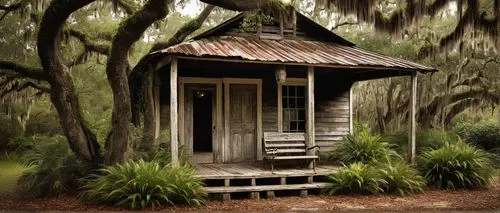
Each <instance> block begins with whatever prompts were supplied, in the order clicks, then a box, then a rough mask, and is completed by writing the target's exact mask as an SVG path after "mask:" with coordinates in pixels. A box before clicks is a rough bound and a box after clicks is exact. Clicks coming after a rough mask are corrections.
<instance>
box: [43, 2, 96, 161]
mask: <svg viewBox="0 0 500 213" xmlns="http://www.w3.org/2000/svg"><path fill="white" fill-rule="evenodd" d="M93 1H94V0H78V1H71V0H54V1H52V2H51V4H50V6H49V8H47V10H46V11H45V13H44V15H43V19H42V22H41V24H40V31H39V32H38V40H37V46H38V55H39V57H40V61H41V64H42V66H43V70H44V72H46V73H47V74H48V76H49V79H48V81H49V83H50V85H51V89H52V90H51V94H50V100H51V101H52V103H53V104H54V106H55V108H56V110H57V113H58V114H59V121H60V123H61V127H62V129H63V131H64V134H65V136H66V138H67V139H68V143H69V145H70V147H71V149H72V150H73V152H74V153H75V154H76V156H77V157H78V158H80V159H81V160H83V161H84V162H86V163H87V164H89V165H91V166H93V167H97V166H98V164H99V161H100V157H99V144H98V143H97V139H96V137H95V135H94V134H93V133H92V132H91V131H90V129H89V128H88V127H87V126H86V124H85V121H84V119H83V117H82V115H81V110H80V104H79V102H78V97H77V95H76V93H75V89H74V87H73V81H72V79H71V76H70V73H69V69H68V67H66V66H65V65H64V64H63V63H62V59H61V58H60V56H59V54H58V51H57V47H58V46H59V35H60V32H61V29H62V27H63V25H64V23H65V22H66V19H67V18H68V17H69V15H70V14H71V13H73V12H74V11H76V10H78V9H80V8H82V7H84V6H86V5H87V4H90V3H92V2H93Z"/></svg>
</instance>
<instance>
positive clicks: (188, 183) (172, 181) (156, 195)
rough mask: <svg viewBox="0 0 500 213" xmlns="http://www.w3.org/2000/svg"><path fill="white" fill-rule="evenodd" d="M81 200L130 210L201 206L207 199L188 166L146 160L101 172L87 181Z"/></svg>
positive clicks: (198, 181)
mask: <svg viewBox="0 0 500 213" xmlns="http://www.w3.org/2000/svg"><path fill="white" fill-rule="evenodd" d="M81 197H82V199H84V200H86V201H91V202H102V203H109V204H114V205H117V206H124V207H128V208H131V209H137V208H146V207H153V208H155V207H159V206H164V205H174V204H185V205H189V206H200V205H202V204H203V202H204V199H205V197H206V192H205V190H204V188H203V184H202V182H201V180H200V179H199V178H197V177H195V176H194V170H193V169H192V168H191V167H189V166H188V165H182V166H178V167H174V166H170V165H164V166H162V165H160V164H159V163H158V162H154V161H153V162H146V161H144V160H137V161H127V162H125V163H123V164H117V165H115V166H109V167H106V168H104V169H100V170H99V171H98V173H97V174H92V175H90V176H89V177H87V178H86V179H85V181H84V185H83V187H82V193H81Z"/></svg>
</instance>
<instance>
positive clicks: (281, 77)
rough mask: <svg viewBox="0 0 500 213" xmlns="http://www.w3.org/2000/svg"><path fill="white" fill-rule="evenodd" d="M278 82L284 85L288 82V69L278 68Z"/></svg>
mask: <svg viewBox="0 0 500 213" xmlns="http://www.w3.org/2000/svg"><path fill="white" fill-rule="evenodd" d="M275 74H276V82H278V83H284V82H285V81H286V69H285V66H278V67H277V68H276V73H275Z"/></svg>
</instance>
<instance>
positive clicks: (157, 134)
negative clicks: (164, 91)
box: [153, 73, 161, 139]
mask: <svg viewBox="0 0 500 213" xmlns="http://www.w3.org/2000/svg"><path fill="white" fill-rule="evenodd" d="M159 79H160V77H159V76H158V73H155V75H154V84H153V85H154V90H153V96H154V99H155V101H154V104H155V123H156V124H155V128H156V129H155V139H158V138H159V137H160V131H161V126H160V125H161V123H160V121H161V119H160V116H161V115H160V114H161V113H160V107H161V105H160V80H159Z"/></svg>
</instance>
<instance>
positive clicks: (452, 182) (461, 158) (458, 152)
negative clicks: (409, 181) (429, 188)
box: [418, 142, 495, 188]
mask: <svg viewBox="0 0 500 213" xmlns="http://www.w3.org/2000/svg"><path fill="white" fill-rule="evenodd" d="M490 158H491V154H489V153H487V152H485V151H483V150H481V149H478V148H476V147H474V146H471V145H469V144H466V143H463V142H457V143H453V144H451V143H446V144H445V145H444V146H443V147H442V148H439V149H436V150H427V151H425V152H423V153H422V154H421V156H420V157H419V159H418V165H419V168H420V170H421V172H422V173H423V174H424V177H425V180H426V182H427V184H428V185H433V186H436V187H438V188H481V187H487V186H488V185H489V183H490V181H491V179H492V178H493V177H494V172H495V170H494V168H493V166H492V161H491V159H490Z"/></svg>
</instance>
